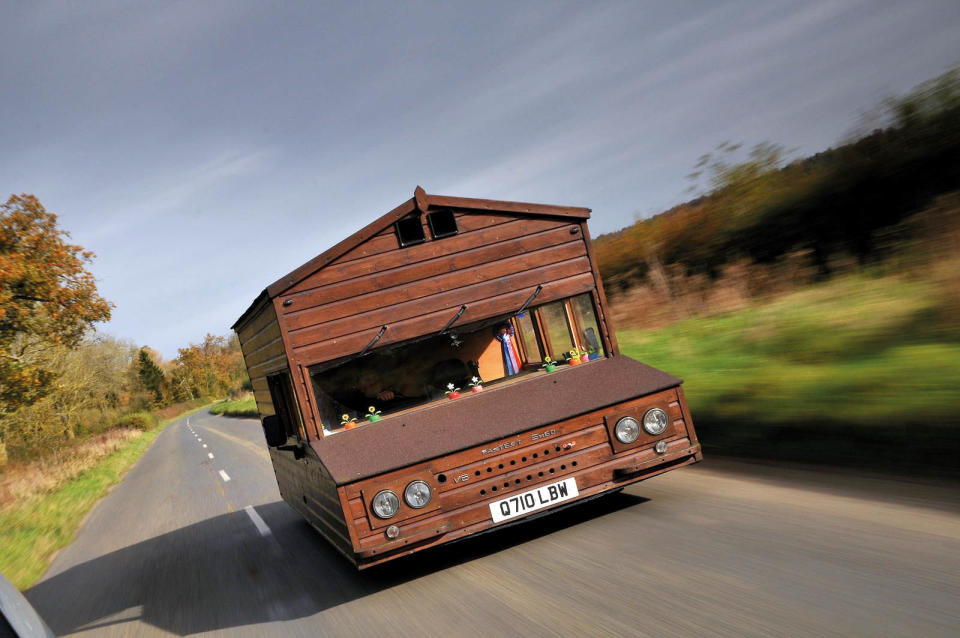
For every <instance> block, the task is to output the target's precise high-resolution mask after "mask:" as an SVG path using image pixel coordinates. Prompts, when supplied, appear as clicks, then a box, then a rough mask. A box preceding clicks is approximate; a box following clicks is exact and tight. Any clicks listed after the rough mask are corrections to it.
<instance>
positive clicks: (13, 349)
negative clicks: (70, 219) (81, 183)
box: [0, 195, 112, 416]
mask: <svg viewBox="0 0 960 638" xmlns="http://www.w3.org/2000/svg"><path fill="white" fill-rule="evenodd" d="M68 237H69V235H68V234H67V233H66V232H65V231H63V230H60V229H59V228H57V216H56V215H54V214H52V213H48V212H47V211H46V210H44V208H43V206H42V205H41V204H40V202H39V201H38V200H37V198H36V197H34V196H32V195H19V196H18V195H13V196H11V197H10V199H8V200H7V202H6V204H4V205H3V207H2V208H0V416H2V415H3V414H5V413H7V412H9V411H10V410H11V409H16V408H18V407H20V406H22V405H24V404H29V403H32V402H33V401H36V400H37V399H39V398H41V397H42V396H44V394H46V393H47V392H48V390H49V389H50V386H51V383H52V382H53V381H54V379H55V373H54V371H53V370H52V369H51V366H50V365H49V361H47V360H45V358H44V357H43V356H42V354H43V351H44V350H46V349H48V348H50V347H55V346H62V347H66V348H71V347H74V346H76V345H77V344H79V343H80V341H81V339H82V338H83V336H84V334H86V332H87V331H88V330H89V329H90V327H91V326H92V325H93V324H94V323H96V322H98V321H107V320H109V319H110V309H111V307H112V304H111V303H110V302H108V301H106V300H105V299H103V298H102V297H100V295H99V294H97V286H96V283H95V281H94V278H93V275H92V274H90V272H88V271H87V270H86V264H88V263H90V261H91V260H92V258H93V253H91V252H89V251H85V250H83V249H82V248H81V247H80V246H76V245H73V244H70V243H67V241H66V239H68Z"/></svg>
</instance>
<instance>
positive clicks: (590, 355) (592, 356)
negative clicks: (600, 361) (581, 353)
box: [587, 346, 600, 361]
mask: <svg viewBox="0 0 960 638" xmlns="http://www.w3.org/2000/svg"><path fill="white" fill-rule="evenodd" d="M599 356H600V353H598V352H597V351H596V350H595V349H594V347H593V346H587V357H588V358H589V359H590V361H593V360H594V359H596V358H597V357H599Z"/></svg>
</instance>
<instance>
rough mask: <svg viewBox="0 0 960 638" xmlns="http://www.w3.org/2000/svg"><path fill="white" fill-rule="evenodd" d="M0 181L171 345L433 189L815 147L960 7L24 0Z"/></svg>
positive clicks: (608, 189) (911, 61) (665, 199)
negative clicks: (34, 207) (40, 210)
mask: <svg viewBox="0 0 960 638" xmlns="http://www.w3.org/2000/svg"><path fill="white" fill-rule="evenodd" d="M0 6H2V9H0V10H2V14H3V20H0V86H3V98H2V99H0V195H2V196H3V198H4V199H5V198H6V197H7V196H8V195H9V194H10V193H21V192H26V193H33V194H35V195H36V196H37V197H39V198H40V201H41V202H43V204H44V205H45V206H46V208H47V209H48V210H49V211H51V212H54V213H56V214H57V215H59V216H60V222H61V226H62V227H63V228H65V229H67V230H68V231H70V233H71V235H72V237H73V240H74V241H75V242H77V243H79V244H81V245H83V246H84V247H86V248H89V249H92V250H94V251H95V252H96V253H97V255H98V257H97V259H96V261H95V262H94V263H93V265H92V266H91V270H92V271H93V273H94V274H95V275H96V277H97V279H98V282H99V283H98V285H99V287H100V290H101V293H102V294H103V296H104V297H106V298H107V299H109V300H111V301H113V302H114V303H115V304H116V306H117V307H116V309H115V311H114V318H113V320H112V321H111V322H110V323H109V324H107V325H105V326H103V327H102V330H103V331H104V332H106V333H110V334H113V335H114V336H117V337H119V338H122V339H129V340H132V341H134V342H136V343H137V344H138V345H149V346H151V347H153V348H155V349H157V350H159V351H160V352H161V353H162V354H163V355H164V356H166V357H168V358H169V357H173V356H176V352H177V348H178V347H182V346H185V345H186V344H187V343H190V342H198V341H199V340H200V339H202V337H203V335H204V334H205V333H207V332H212V333H215V334H226V333H227V332H228V331H229V326H230V325H231V324H232V323H233V321H234V320H235V319H236V318H237V317H238V316H239V314H240V313H241V312H242V311H243V310H244V309H245V308H246V307H247V305H248V304H249V303H250V301H252V300H253V298H254V297H255V296H256V295H257V293H259V291H260V290H262V289H263V288H264V287H265V286H266V285H267V284H269V283H271V282H272V281H274V280H275V279H277V278H278V277H280V276H281V275H283V274H285V273H286V272H288V271H290V270H292V269H293V268H295V267H296V266H298V265H300V264H301V263H303V262H305V261H307V260H308V259H310V258H311V257H313V256H314V255H316V254H318V253H320V252H322V251H323V250H324V249H326V248H327V247H329V246H330V245H332V244H334V243H336V242H337V241H339V240H340V239H342V238H343V237H345V236H346V235H348V234H350V233H351V232H353V231H354V230H356V229H357V228H360V227H361V226H363V225H365V224H366V223H367V222H369V221H371V220H372V219H374V218H376V217H377V216H379V215H380V214H382V213H384V212H386V211H387V210H389V209H391V208H393V207H394V206H396V205H397V204H398V203H400V202H401V201H403V200H405V199H408V198H409V197H411V196H412V194H413V189H414V187H415V186H416V185H417V184H421V185H422V186H423V187H424V188H425V189H426V190H427V192H431V193H440V194H448V195H460V196H470V197H490V198H495V199H511V200H521V201H533V202H548V203H555V204H568V205H577V206H587V207H590V208H592V209H593V217H592V219H591V222H590V227H591V232H592V233H593V234H594V236H596V235H598V234H600V233H604V232H609V231H613V230H617V229H619V228H622V227H623V226H626V225H628V224H630V223H631V222H632V221H633V220H634V219H636V218H637V217H638V216H639V217H646V216H649V215H651V214H655V213H657V212H660V211H662V210H665V209H667V208H669V207H670V206H672V205H674V204H677V203H680V202H681V201H684V200H685V199H687V198H688V193H687V188H688V186H689V182H688V180H687V178H686V175H687V174H688V173H690V172H691V170H692V168H693V166H694V164H695V163H696V161H697V158H698V157H699V156H700V155H701V154H703V153H705V152H707V151H710V150H711V149H713V148H714V147H715V146H716V145H717V144H719V143H720V142H723V141H727V140H730V141H735V142H743V143H744V144H745V145H747V146H751V145H753V144H756V143H759V142H764V141H770V142H775V143H779V144H782V145H784V146H785V147H787V148H790V149H793V150H794V153H795V154H796V155H805V154H809V153H813V152H816V151H819V150H823V149H825V148H827V147H829V146H831V145H834V144H837V143H839V142H841V141H843V140H844V139H845V138H847V137H849V136H850V135H851V134H852V133H853V132H854V131H855V130H856V129H857V128H858V127H860V126H863V122H864V121H869V118H870V116H871V113H872V112H874V110H875V108H876V106H877V105H878V104H879V103H880V102H881V100H882V99H883V98H884V97H886V96H888V95H891V94H898V93H903V92H905V91H908V90H910V89H911V88H912V87H913V86H915V85H916V84H918V83H920V82H922V81H923V80H925V79H928V78H930V77H933V76H935V75H938V74H939V73H941V72H943V71H945V70H947V69H949V68H951V67H953V66H956V65H957V64H960V44H958V43H960V3H958V2H956V1H955V0H952V1H945V2H936V1H933V0H924V1H923V2H882V1H878V2H856V1H849V2H848V1H845V2H828V1H810V2H803V3H780V2H765V3H758V2H729V3H721V2H702V3H694V2H689V3H687V2H676V3H672V2H671V3H662V2H646V3H642V2H634V3H602V2H591V3H562V2H527V3H522V2H521V3H516V2H504V3H496V2H484V3H387V2H365V3H339V4H333V3H330V4H321V3H314V2H301V3H298V2H290V3H263V2H241V1H231V2H212V1H207V2H200V3H198V2H167V3H149V4H148V3H142V2H61V3H55V2H51V3H35V2H18V3H15V2H3V3H2V5H0Z"/></svg>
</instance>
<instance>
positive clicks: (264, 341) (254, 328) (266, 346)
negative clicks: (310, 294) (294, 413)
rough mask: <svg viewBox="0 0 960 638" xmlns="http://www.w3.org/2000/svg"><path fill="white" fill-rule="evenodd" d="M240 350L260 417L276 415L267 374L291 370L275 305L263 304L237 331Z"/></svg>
mask: <svg viewBox="0 0 960 638" xmlns="http://www.w3.org/2000/svg"><path fill="white" fill-rule="evenodd" d="M237 337H238V338H239V340H240V350H241V351H242V352H243V360H244V363H245V364H246V366H247V372H248V374H249V375H250V382H251V383H252V384H253V396H254V398H255V399H256V401H257V411H259V412H260V417H261V418H262V417H264V416H268V415H270V414H274V413H275V411H274V408H273V402H272V400H271V398H270V390H269V388H268V387H267V375H268V374H270V373H273V372H277V371H280V370H286V369H287V368H288V363H287V353H286V350H285V348H284V345H283V339H282V336H281V334H280V324H279V322H278V321H277V313H276V310H274V306H273V304H272V303H269V302H268V303H266V304H264V305H263V306H262V307H261V308H260V310H259V312H258V313H257V314H255V315H254V316H252V317H251V318H250V320H249V321H247V322H246V324H244V325H243V326H240V327H239V329H238V330H237Z"/></svg>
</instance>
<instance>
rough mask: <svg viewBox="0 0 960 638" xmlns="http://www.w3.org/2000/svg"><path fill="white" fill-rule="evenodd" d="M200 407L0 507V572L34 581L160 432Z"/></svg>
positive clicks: (19, 581)
mask: <svg viewBox="0 0 960 638" xmlns="http://www.w3.org/2000/svg"><path fill="white" fill-rule="evenodd" d="M201 409H203V408H202V407H201V408H194V409H192V410H188V411H186V412H183V413H181V414H179V415H177V416H176V417H172V418H169V419H167V420H165V421H163V422H162V423H161V424H160V425H159V426H158V427H156V428H154V429H152V430H148V431H146V432H143V434H142V435H140V436H138V437H136V438H133V439H132V440H129V441H127V442H126V443H124V444H123V445H122V446H120V447H119V448H118V449H117V450H116V451H114V452H112V453H110V454H108V455H107V456H106V457H105V458H104V459H103V460H102V461H101V462H100V463H98V464H97V465H95V466H93V467H91V468H89V469H86V470H84V471H83V472H81V473H80V474H78V475H77V476H75V477H74V478H73V479H71V480H69V481H68V482H66V483H64V484H63V485H62V486H60V487H58V488H56V489H55V490H53V491H51V492H48V493H46V494H39V495H34V496H32V497H30V498H27V499H25V500H24V501H22V502H20V503H16V504H14V505H12V506H11V507H9V508H7V509H5V510H4V511H3V512H0V572H3V574H4V575H5V576H6V577H7V578H8V579H10V581H11V582H13V584H14V585H16V586H17V587H18V588H20V589H25V588H27V587H29V586H30V585H32V584H33V583H34V582H36V580H37V579H38V578H40V576H42V575H43V572H44V571H45V570H46V568H47V566H48V565H49V564H50V561H51V560H52V559H53V556H54V554H55V553H56V552H57V550H59V549H60V548H62V547H65V546H66V545H68V544H70V543H71V542H72V541H73V539H74V537H75V536H76V532H77V529H78V528H79V527H80V524H81V523H82V522H83V520H84V518H85V517H86V515H87V514H88V513H89V512H90V510H92V509H93V507H94V506H95V505H96V504H97V503H98V502H99V501H100V499H101V498H103V497H104V496H105V495H106V494H107V492H108V491H109V489H110V488H111V487H112V486H113V485H116V484H117V483H119V482H120V480H121V479H122V478H123V476H124V475H125V474H126V473H127V471H128V470H129V469H130V468H131V467H133V465H134V464H135V463H136V462H137V461H138V460H139V459H140V457H141V456H142V455H143V453H144V452H146V450H147V449H148V448H149V447H150V444H151V443H153V441H154V440H155V439H156V438H157V437H158V436H159V435H160V433H161V432H163V430H164V429H165V428H166V427H167V426H168V425H170V424H171V423H173V422H174V421H176V420H177V419H180V418H181V417H184V416H186V415H188V414H192V413H193V412H197V411H198V410H201Z"/></svg>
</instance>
